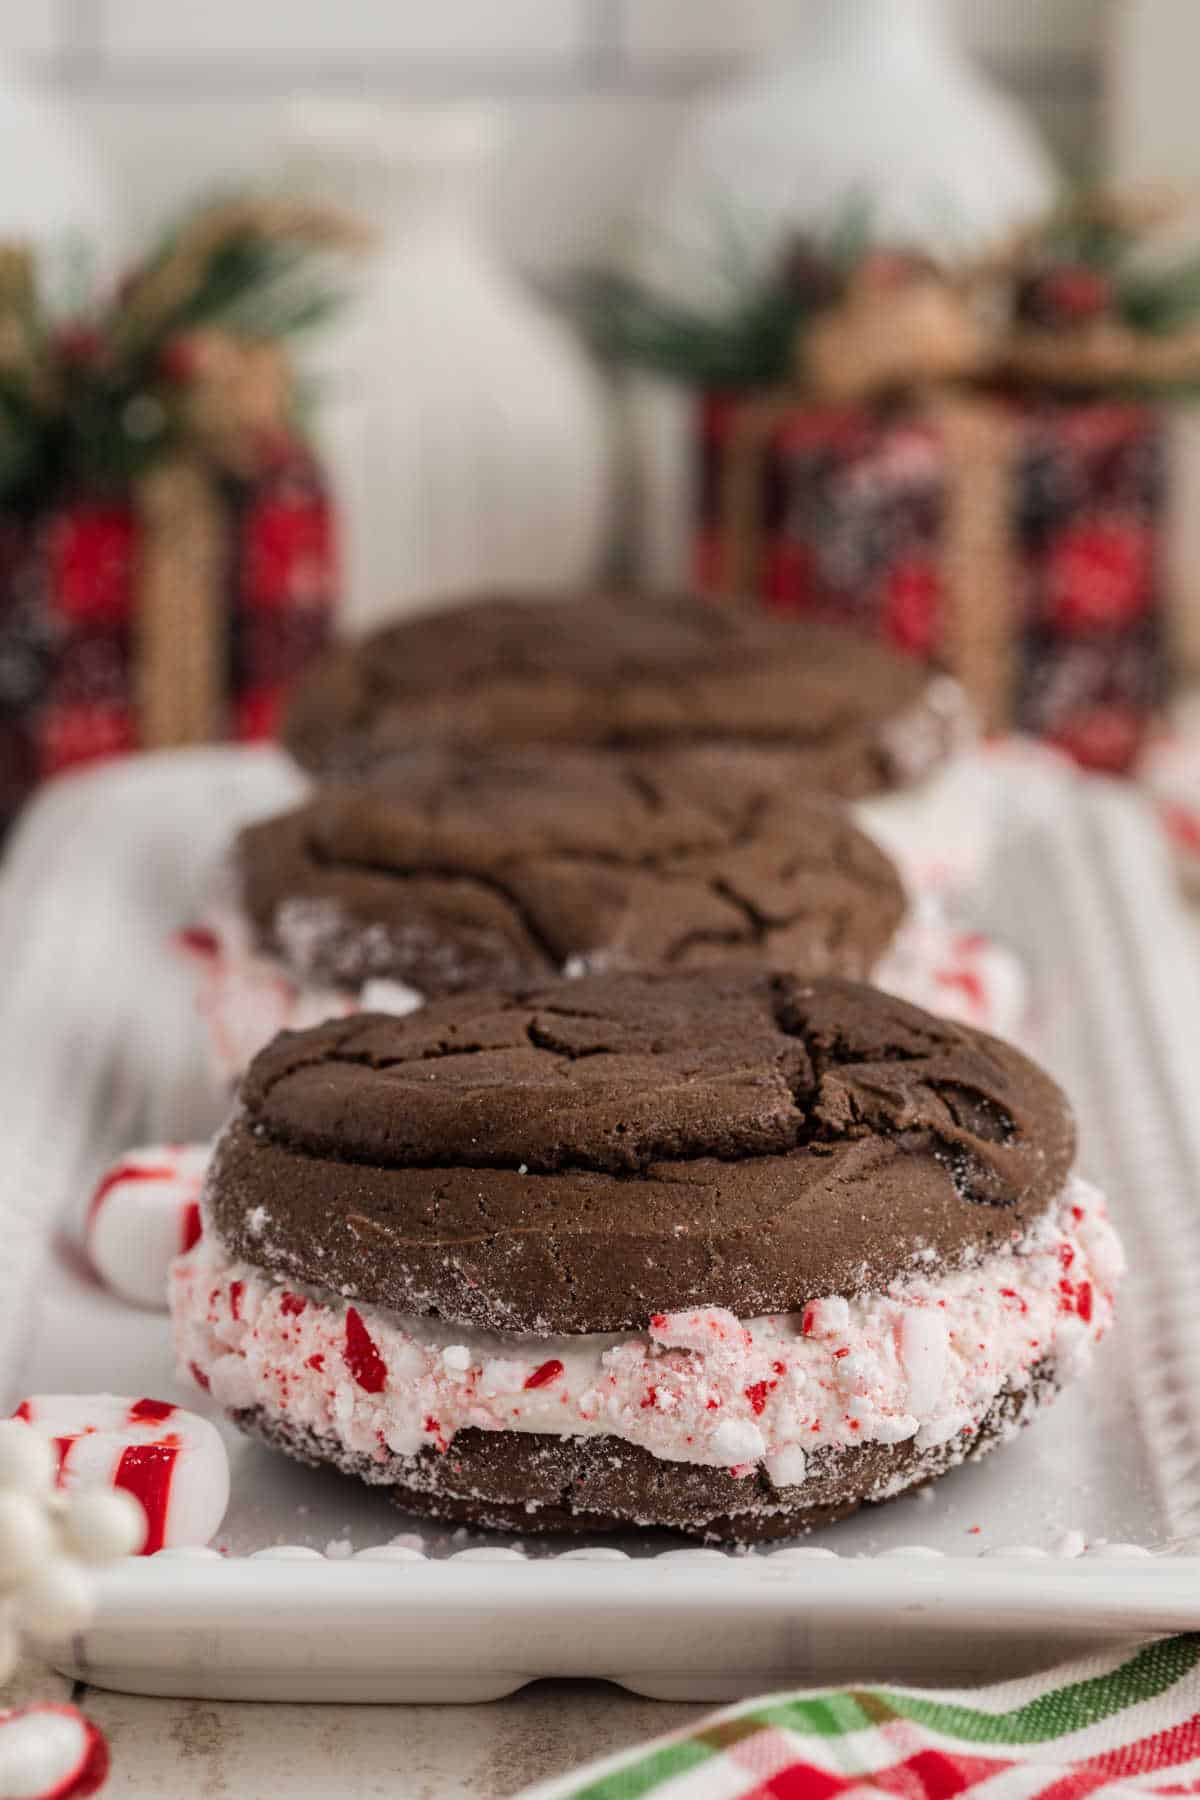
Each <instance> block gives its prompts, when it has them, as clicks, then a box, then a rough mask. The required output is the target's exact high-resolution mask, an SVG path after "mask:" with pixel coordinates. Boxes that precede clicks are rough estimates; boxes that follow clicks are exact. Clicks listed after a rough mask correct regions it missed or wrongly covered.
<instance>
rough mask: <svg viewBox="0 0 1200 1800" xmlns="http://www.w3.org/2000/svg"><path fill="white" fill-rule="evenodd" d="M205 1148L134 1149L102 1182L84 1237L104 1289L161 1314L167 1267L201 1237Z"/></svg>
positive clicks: (162, 1146) (166, 1146)
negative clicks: (201, 1192)
mask: <svg viewBox="0 0 1200 1800" xmlns="http://www.w3.org/2000/svg"><path fill="white" fill-rule="evenodd" d="M209 1154H210V1152H209V1146H208V1145H207V1144H152V1145H147V1146H145V1147H144V1148H141V1149H137V1150H129V1151H127V1152H126V1154H125V1155H124V1156H123V1157H122V1158H121V1160H120V1162H118V1163H116V1164H114V1166H113V1167H112V1168H111V1169H109V1170H108V1172H107V1174H105V1175H104V1176H103V1178H102V1179H101V1180H100V1182H99V1183H98V1184H97V1187H96V1191H95V1193H94V1194H93V1195H92V1198H91V1201H90V1202H89V1205H88V1210H87V1219H86V1222H85V1225H84V1237H85V1240H86V1243H87V1251H88V1256H89V1257H90V1258H91V1261H92V1266H93V1267H94V1268H95V1270H96V1273H97V1274H98V1275H99V1277H100V1279H101V1280H102V1281H103V1282H104V1284H105V1286H106V1287H109V1288H111V1289H112V1291H113V1293H114V1294H119V1295H120V1296H121V1298H122V1299H123V1300H130V1301H132V1302H133V1304H134V1305H135V1306H146V1307H153V1308H156V1309H159V1310H162V1311H165V1310H166V1304H167V1270H168V1269H169V1268H170V1266H171V1264H172V1263H173V1262H174V1260H175V1258H176V1257H177V1256H181V1255H182V1254H183V1252H184V1251H185V1250H190V1249H191V1248H192V1245H193V1244H194V1243H195V1242H196V1240H197V1239H198V1238H199V1236H200V1230H201V1225H200V1189H201V1187H202V1185H203V1182H204V1172H205V1170H206V1168H207V1167H208V1159H209Z"/></svg>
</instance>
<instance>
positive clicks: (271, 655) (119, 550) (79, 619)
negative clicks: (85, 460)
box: [0, 447, 337, 826]
mask: <svg viewBox="0 0 1200 1800" xmlns="http://www.w3.org/2000/svg"><path fill="white" fill-rule="evenodd" d="M211 482H212V495H213V500H214V503H215V510H216V515H217V517H218V518H219V520H220V529H221V534H222V540H223V545H222V556H221V579H220V588H221V591H220V592H219V593H217V594H216V595H215V596H214V599H215V605H216V610H217V614H218V617H217V622H216V630H217V658H218V664H219V667H218V670H217V680H218V683H219V688H220V696H221V706H220V712H219V715H218V717H217V718H216V719H215V721H214V735H219V736H225V737H229V738H236V739H251V738H264V737H269V736H271V735H272V734H273V732H274V730H275V726H276V723H277V720H278V716H279V712H280V708H281V705H282V703H283V699H284V696H285V694H286V692H287V690H288V688H289V687H290V685H291V683H292V681H293V680H294V679H295V677H296V676H297V674H298V673H299V672H300V670H301V669H302V668H303V666H304V664H305V663H306V662H307V661H308V659H309V658H310V657H311V656H312V655H313V653H314V652H315V651H317V650H319V649H320V648H321V647H322V646H323V645H324V644H325V643H326V642H327V641H328V638H329V635H330V630H331V624H332V618H333V609H334V603H335V596H336V591H337V583H336V559H335V545H334V530H333V516H332V509H331V505H330V500H329V495H328V492H327V489H326V486H325V482H324V479H323V477H322V474H321V471H320V469H319V467H318V465H317V464H316V463H315V462H314V460H313V458H312V457H311V455H310V454H309V453H308V452H307V451H306V450H304V449H302V448H299V447H295V448H289V449H288V450H286V451H285V452H281V453H280V454H279V455H278V456H276V457H274V458H273V459H272V460H271V462H270V464H269V465H268V466H267V467H266V468H264V469H263V470H261V471H260V472H259V473H257V474H256V475H255V476H254V478H253V479H249V478H239V477H236V476H232V475H228V474H222V473H220V472H218V471H213V472H212V474H211ZM143 550H144V525H143V521H142V520H141V518H140V517H139V513H138V508H137V504H136V500H135V497H134V496H133V495H132V494H131V493H130V494H127V493H120V494H115V495H101V494H88V493H77V494H74V495H71V496H64V497H63V498H61V499H60V500H59V501H58V502H57V503H55V504H53V505H51V506H48V507H47V508H46V509H45V510H44V511H42V512H41V513H39V514H38V515H37V516H36V517H35V518H33V519H32V520H20V519H17V518H5V517H4V516H3V515H0V826H2V825H3V823H4V822H5V820H7V819H9V818H11V816H12V814H13V813H14V812H15V811H16V808H17V806H18V805H19V804H20V802H21V801H22V800H23V799H24V797H25V796H26V795H27V794H28V792H29V791H30V789H31V788H32V787H33V786H34V785H35V784H36V782H37V781H39V780H41V779H43V778H44V777H46V776H49V775H53V774H56V773H57V772H59V771H60V770H63V769H68V768H71V767H74V766H76V765H78V764H81V763H86V762H90V761H92V760H94V759H96V758H99V757H106V756H114V755H118V754H120V753H122V752H125V751H130V750H135V749H139V748H142V747H144V745H145V734H144V731H143V728H142V722H141V719H140V716H139V708H138V704H137V697H136V696H137V685H138V683H137V667H136V665H137V659H138V656H139V653H140V645H139V635H138V629H137V611H138V606H139V592H138V586H139V583H138V571H139V559H140V557H141V556H142V554H143Z"/></svg>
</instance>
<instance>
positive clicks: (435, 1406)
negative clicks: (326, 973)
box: [170, 1177, 1124, 1486]
mask: <svg viewBox="0 0 1200 1800" xmlns="http://www.w3.org/2000/svg"><path fill="white" fill-rule="evenodd" d="M258 1225H259V1228H260V1233H261V1231H265V1230H266V1228H267V1227H268V1226H269V1220H265V1219H264V1220H260V1221H258ZM930 1260H932V1255H930ZM1123 1267H1124V1259H1123V1256H1122V1252H1121V1247H1120V1243H1119V1241H1118V1239H1117V1237H1116V1234H1115V1233H1114V1231H1113V1229H1112V1227H1111V1225H1110V1224H1109V1223H1108V1220H1107V1216H1106V1213H1105V1208H1104V1202H1103V1199H1102V1197H1101V1196H1100V1194H1099V1193H1098V1192H1097V1191H1096V1189H1094V1188H1093V1187H1091V1186H1089V1185H1088V1184H1087V1183H1086V1182H1084V1181H1082V1180H1080V1179H1078V1178H1076V1177H1073V1178H1072V1179H1071V1181H1070V1182H1069V1183H1068V1185H1067V1187H1066V1188H1065V1189H1064V1191H1063V1194H1062V1195H1061V1196H1060V1198H1059V1200H1058V1201H1057V1202H1056V1204H1055V1205H1054V1206H1053V1207H1052V1208H1051V1209H1050V1212H1049V1213H1048V1214H1047V1216H1046V1217H1045V1218H1044V1219H1043V1220H1042V1221H1041V1222H1040V1223H1039V1224H1038V1225H1037V1226H1036V1227H1035V1228H1034V1229H1033V1230H1032V1231H1031V1232H1029V1233H1028V1234H1027V1235H1026V1236H1025V1237H1024V1238H1023V1239H1020V1240H1019V1241H1016V1242H1013V1243H1012V1244H1009V1245H1006V1246H1005V1247H1004V1248H1003V1249H1001V1250H997V1251H994V1252H992V1253H990V1254H989V1255H987V1256H985V1257H982V1258H980V1259H979V1260H978V1261H977V1262H975V1263H974V1264H972V1265H971V1266H969V1267H964V1268H960V1269H957V1270H954V1271H952V1272H940V1273H938V1274H936V1275H935V1274H922V1273H920V1272H914V1273H913V1274H912V1275H910V1276H906V1277H905V1278H904V1279H903V1280H898V1281H896V1282H894V1283H893V1284H892V1285H891V1286H890V1287H889V1288H888V1289H887V1290H886V1291H885V1292H877V1293H866V1294H858V1295H855V1296H853V1297H844V1296H841V1295H836V1294H834V1295H825V1296H822V1297H819V1298H815V1299H813V1300H812V1301H811V1302H810V1303H809V1304H808V1305H807V1306H806V1307H805V1309H804V1311H803V1312H802V1313H785V1314H779V1315H773V1316H770V1317H766V1318H758V1319H749V1320H745V1321H741V1320H738V1319H736V1318H735V1317H734V1316H733V1314H732V1313H729V1312H727V1311H725V1310H724V1309H722V1308H719V1307H700V1308H694V1309H689V1310H686V1311H683V1312H676V1313H671V1314H655V1315H653V1316H652V1318H651V1320H650V1324H649V1327H648V1329H647V1330H646V1331H641V1332H623V1333H614V1334H605V1335H599V1334H587V1335H580V1336H573V1337H557V1338H545V1337H538V1338H535V1337H531V1336H524V1335H520V1334H517V1333H502V1332H495V1333H485V1332H480V1331H474V1330H466V1329H464V1328H462V1327H456V1326H453V1325H448V1324H445V1323H443V1322H441V1321H438V1320H433V1319H425V1318H417V1317H410V1316H406V1315H401V1314H398V1313H393V1312H388V1311H385V1310H383V1309H381V1308H378V1307H371V1306H365V1305H364V1306H358V1305H356V1304H355V1303H354V1301H353V1300H345V1299H342V1298H340V1297H338V1296H335V1295H333V1294H331V1293H328V1292H324V1293H322V1292H318V1291H316V1290H313V1289H310V1288H303V1287H299V1286H296V1287H293V1288H290V1289H289V1288H288V1287H286V1286H284V1285H283V1284H282V1283H280V1282H279V1281H277V1280H275V1279H273V1278H271V1277H269V1276H267V1275H265V1274H263V1273H262V1272H261V1271H259V1270H257V1269H255V1268H253V1267H252V1266H251V1265H249V1264H246V1263H239V1262H234V1261H232V1260H230V1259H229V1258H228V1257H227V1255H226V1254H225V1252H224V1251H223V1249H222V1248H221V1246H220V1245H219V1244H218V1243H217V1242H216V1240H215V1239H214V1237H213V1236H212V1234H211V1232H209V1233H207V1234H206V1236H205V1237H204V1238H203V1239H202V1240H201V1242H200V1243H199V1244H198V1245H197V1246H196V1248H195V1249H194V1250H193V1251H191V1252H190V1253H189V1254H188V1255H187V1256H185V1257H182V1258H180V1259H179V1260H178V1261H177V1262H176V1263H175V1264H174V1266H173V1269H172V1272H171V1279H170V1299H171V1309H172V1312H173V1315H174V1324H175V1337H176V1348H177V1353H178V1358H179V1363H180V1367H181V1369H183V1370H190V1371H191V1372H192V1374H193V1375H194V1376H195V1377H196V1378H197V1379H199V1380H200V1381H201V1382H202V1383H203V1384H206V1385H207V1386H208V1387H209V1388H210V1389H211V1392H212V1396H213V1398H214V1400H216V1401H217V1402H218V1404H220V1405H221V1406H224V1407H227V1408H229V1409H230V1410H240V1409H243V1408H262V1409H263V1410H264V1411H265V1412H266V1413H268V1414H269V1415H271V1416H273V1417H276V1418H280V1419H283V1420H286V1421H287V1422H289V1423H291V1424H293V1425H295V1426H297V1427H301V1428H303V1429H306V1430H310V1431H312V1432H315V1433H316V1434H317V1435H318V1436H319V1437H323V1438H328V1439H332V1440H333V1441H334V1442H336V1443H337V1444H338V1445H339V1446H340V1447H341V1448H343V1449H344V1450H347V1451H350V1452H353V1453H356V1454H359V1455H365V1456H368V1457H372V1458H375V1459H377V1460H379V1461H383V1460H386V1457H387V1455H388V1453H389V1452H390V1453H393V1454H396V1455H402V1456H408V1455H412V1454H414V1453H415V1452H416V1451H418V1450H420V1449H422V1448H423V1447H425V1446H432V1447H434V1448H435V1449H437V1450H439V1451H445V1450H447V1449H448V1448H449V1446H450V1445H451V1444H452V1443H453V1440H454V1436H455V1433H456V1432H458V1431H460V1430H462V1429H464V1428H466V1427H474V1428H476V1429H479V1430H483V1431H521V1432H539V1433H548V1434H551V1435H554V1436H570V1437H596V1436H611V1437H616V1438H620V1439H622V1440H624V1441H625V1442H627V1443H630V1444H637V1445H640V1446H641V1447H643V1448H644V1449H646V1450H648V1451H649V1452H650V1453H651V1454H652V1455H654V1456H657V1457H661V1458H663V1459H665V1460H668V1461H674V1462H688V1463H700V1464H706V1465H709V1466H714V1467H720V1468H725V1469H728V1470H730V1471H731V1472H732V1473H733V1474H734V1475H738V1476H744V1475H748V1474H750V1473H751V1472H752V1471H753V1470H754V1469H756V1468H757V1467H758V1466H759V1465H760V1464H761V1465H765V1467H766V1470H767V1472H768V1474H769V1476H770V1477H771V1479H772V1480H773V1481H774V1482H775V1483H776V1484H777V1485H779V1486H794V1485H797V1484H799V1483H800V1482H802V1481H803V1480H804V1477H805V1470H806V1462H807V1458H808V1457H809V1456H811V1455H812V1453H813V1452H814V1451H817V1450H822V1449H825V1448H826V1447H830V1446H834V1447H840V1446H849V1445H854V1444H863V1443H878V1444H895V1443H901V1442H905V1441H907V1440H909V1439H914V1440H915V1442H916V1445H917V1447H918V1448H919V1449H926V1448H930V1447H933V1446H935V1445H940V1444H944V1443H946V1442H948V1441H949V1440H950V1439H952V1438H954V1437H955V1436H956V1435H962V1436H964V1437H965V1436H970V1435H973V1434H974V1432H975V1431H976V1430H977V1429H978V1427H979V1425H980V1423H981V1422H982V1420H983V1419H984V1418H985V1416H986V1415H987V1413H988V1412H989V1410H990V1409H991V1407H992V1405H993V1403H994V1402H995V1400H996V1399H997V1397H998V1396H999V1395H1000V1394H1001V1393H1002V1392H1003V1391H1005V1390H1006V1389H1007V1390H1012V1389H1016V1390H1020V1389H1021V1388H1022V1387H1023V1386H1026V1385H1027V1384H1028V1381H1029V1379H1030V1375H1031V1372H1032V1371H1033V1369H1034V1368H1035V1367H1037V1366H1042V1367H1050V1368H1052V1369H1053V1371H1054V1373H1055V1375H1056V1377H1057V1378H1058V1379H1060V1380H1065V1379H1068V1378H1071V1377H1073V1376H1075V1375H1076V1374H1078V1373H1080V1372H1081V1370H1082V1369H1083V1368H1084V1367H1086V1365H1087V1362H1088V1360H1089V1358H1090V1354H1091V1351H1092V1348H1093V1346H1094V1345H1095V1344H1096V1343H1097V1342H1098V1341H1099V1339H1100V1338H1101V1337H1102V1336H1103V1335H1104V1333H1105V1331H1106V1330H1107V1329H1108V1327H1109V1325H1110V1323H1111V1321H1112V1316H1113V1293H1114V1289H1115V1287H1116V1285H1117V1282H1118V1280H1119V1278H1120V1275H1121V1273H1122V1270H1123Z"/></svg>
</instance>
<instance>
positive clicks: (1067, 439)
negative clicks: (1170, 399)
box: [694, 391, 1166, 770]
mask: <svg viewBox="0 0 1200 1800" xmlns="http://www.w3.org/2000/svg"><path fill="white" fill-rule="evenodd" d="M696 419H697V443H696V484H695V491H696V514H697V520H698V524H697V532H696V541H695V570H694V573H695V578H696V580H697V582H698V584H699V585H700V587H701V588H702V589H704V590H705V591H707V592H709V593H713V594H718V595H721V594H728V595H731V596H732V595H737V594H746V593H750V594H756V595H759V596H761V598H762V599H763V600H764V601H765V602H766V603H767V604H768V605H770V606H772V607H774V608H777V609H780V610H782V611H791V612H796V613H798V614H800V613H807V614H819V615H824V616H826V617H830V618H834V619H836V620H839V621H841V622H843V623H845V624H846V625H848V626H851V627H853V628H854V629H856V630H858V631H861V632H863V633H865V634H867V635H870V636H876V637H879V638H882V639H883V640H884V641H886V642H887V643H889V644H891V645H893V646H894V647H896V648H897V649H899V650H902V651H904V652H906V653H908V654H911V655H914V656H918V657H921V658H924V659H927V660H929V661H930V662H932V663H935V664H937V665H939V666H942V667H946V668H948V669H950V670H951V671H952V672H954V673H956V674H957V675H958V676H959V677H960V678H961V679H962V680H963V682H964V684H965V685H966V687H967V689H968V691H969V693H970V694H971V697H972V699H973V701H974V703H975V706H976V708H977V711H978V713H979V716H980V718H981V721H982V722H983V724H984V726H985V728H987V729H992V730H999V729H1018V730H1023V731H1028V732H1032V733H1035V734H1036V735H1038V736H1040V737H1044V738H1047V739H1049V740H1050V741H1052V742H1053V743H1055V744H1056V745H1058V746H1060V747H1062V748H1064V749H1067V750H1069V751H1070V752H1071V753H1072V754H1073V755H1074V756H1075V757H1076V758H1077V759H1078V760H1080V761H1081V762H1083V763H1084V764H1086V765H1088V766H1090V767H1094V768H1101V769H1107V770H1123V769H1125V768H1127V767H1128V766H1129V764H1130V763H1131V762H1132V760H1133V759H1134V757H1135V755H1136V753H1137V750H1138V748H1139V746H1140V744H1141V741H1142V738H1143V736H1144V733H1145V730H1146V728H1147V726H1148V724H1149V722H1150V721H1151V719H1152V717H1153V715H1154V713H1155V710H1156V709H1157V707H1158V706H1159V704H1160V702H1161V700H1162V697H1163V693H1164V688H1165V684H1166V660H1165V630H1164V619H1163V614H1164V593H1163V566H1162V565H1163V531H1164V508H1165V482H1164V463H1165V448H1164V439H1165V427H1164V415H1163V413H1162V411H1161V409H1160V408H1159V407H1157V406H1155V405H1152V404H1143V403H1133V402H1127V401H1118V400H1113V399H1093V398H1089V399H1086V400H1084V399H1056V400H1049V399H1030V398H1029V397H1028V396H1026V397H1023V398H1013V397H1011V396H1009V397H1006V396H1004V395H1000V394H998V395H990V394H987V393H985V392H971V393H965V392H964V393H949V392H947V393H942V394H938V395H934V396H930V397H926V398H924V399H921V400H916V399H910V400H909V401H907V402H906V403H904V404H897V405H891V406H886V405H874V404H853V405H844V404H843V405H830V404H821V403H819V402H816V401H814V400H813V399H812V398H810V397H806V396H803V395H798V394H795V393H792V392H786V393H780V394H772V395H764V394H763V393H761V392H757V391H751V392H747V393H744V394H740V393H739V394H731V393H728V392H717V393H708V394H705V395H702V396H701V397H700V398H699V400H698V403H697V413H696Z"/></svg>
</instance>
